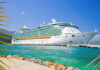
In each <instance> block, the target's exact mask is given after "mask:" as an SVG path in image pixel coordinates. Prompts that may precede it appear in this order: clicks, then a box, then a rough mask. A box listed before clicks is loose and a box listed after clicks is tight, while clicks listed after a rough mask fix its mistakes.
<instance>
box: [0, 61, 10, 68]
mask: <svg viewBox="0 0 100 70" xmlns="http://www.w3.org/2000/svg"><path fill="white" fill-rule="evenodd" d="M0 62H1V63H2V64H4V65H5V66H6V67H8V68H9V66H8V65H7V64H5V63H4V62H3V61H1V60H0Z"/></svg>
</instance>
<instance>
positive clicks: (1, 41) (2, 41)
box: [0, 41, 13, 46]
mask: <svg viewBox="0 0 100 70" xmlns="http://www.w3.org/2000/svg"><path fill="white" fill-rule="evenodd" d="M0 43H2V44H6V45H10V46H13V45H12V44H9V43H7V42H4V41H0Z"/></svg>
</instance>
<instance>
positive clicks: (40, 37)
mask: <svg viewBox="0 0 100 70" xmlns="http://www.w3.org/2000/svg"><path fill="white" fill-rule="evenodd" d="M96 34H97V31H93V32H80V31H79V28H78V27H77V26H74V25H73V24H72V23H68V22H57V21H56V20H55V19H52V23H47V24H42V25H41V26H39V27H36V28H33V29H30V28H28V27H27V26H25V25H24V28H22V29H20V30H18V31H16V32H15V33H14V35H13V37H12V44H41V45H43V44H69V43H72V44H83V43H88V42H89V41H90V40H91V39H92V38H93V37H94V36H95V35H96Z"/></svg>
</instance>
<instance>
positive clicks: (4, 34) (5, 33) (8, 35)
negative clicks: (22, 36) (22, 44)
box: [0, 32, 10, 36]
mask: <svg viewBox="0 0 100 70" xmlns="http://www.w3.org/2000/svg"><path fill="white" fill-rule="evenodd" d="M0 34H4V35H8V36H10V34H6V33H3V32H0Z"/></svg>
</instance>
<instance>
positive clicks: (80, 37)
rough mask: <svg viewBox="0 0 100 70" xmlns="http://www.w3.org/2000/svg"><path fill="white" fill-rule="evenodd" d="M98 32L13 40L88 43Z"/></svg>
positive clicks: (48, 42)
mask: <svg viewBox="0 0 100 70" xmlns="http://www.w3.org/2000/svg"><path fill="white" fill-rule="evenodd" d="M95 34H96V32H84V33H74V37H72V35H73V34H71V33H69V34H66V35H65V34H61V35H56V36H51V38H44V39H29V40H16V41H13V40H12V44H69V43H73V44H79V43H80V44H81V43H88V42H89V41H90V40H91V39H92V38H93V37H94V36H95Z"/></svg>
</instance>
